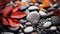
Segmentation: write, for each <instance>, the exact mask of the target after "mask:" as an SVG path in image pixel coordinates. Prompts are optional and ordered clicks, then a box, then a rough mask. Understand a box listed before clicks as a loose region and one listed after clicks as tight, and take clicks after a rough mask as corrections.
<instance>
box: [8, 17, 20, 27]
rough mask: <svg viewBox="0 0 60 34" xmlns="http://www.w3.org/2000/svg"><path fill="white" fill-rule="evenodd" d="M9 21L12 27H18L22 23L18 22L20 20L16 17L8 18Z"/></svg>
mask: <svg viewBox="0 0 60 34" xmlns="http://www.w3.org/2000/svg"><path fill="white" fill-rule="evenodd" d="M8 21H9V25H10V26H11V27H17V26H19V25H20V24H19V23H18V20H16V19H11V18H8Z"/></svg>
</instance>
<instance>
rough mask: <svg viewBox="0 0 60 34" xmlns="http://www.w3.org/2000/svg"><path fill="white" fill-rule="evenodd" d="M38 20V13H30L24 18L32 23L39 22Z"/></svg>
mask: <svg viewBox="0 0 60 34" xmlns="http://www.w3.org/2000/svg"><path fill="white" fill-rule="evenodd" d="M39 18H40V15H39V13H37V12H31V13H29V14H28V15H27V17H26V19H27V20H28V21H30V22H33V21H35V20H37V21H38V20H39Z"/></svg>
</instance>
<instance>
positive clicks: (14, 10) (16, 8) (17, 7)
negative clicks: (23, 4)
mask: <svg viewBox="0 0 60 34" xmlns="http://www.w3.org/2000/svg"><path fill="white" fill-rule="evenodd" d="M19 8H20V6H16V7H15V8H14V9H13V11H12V13H14V12H16V11H17V10H18V9H19Z"/></svg>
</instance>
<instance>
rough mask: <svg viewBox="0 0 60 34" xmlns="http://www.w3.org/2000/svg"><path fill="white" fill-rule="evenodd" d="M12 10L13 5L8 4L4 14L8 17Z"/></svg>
mask: <svg viewBox="0 0 60 34" xmlns="http://www.w3.org/2000/svg"><path fill="white" fill-rule="evenodd" d="M11 10H12V6H11V5H8V6H6V7H5V9H4V10H3V16H4V17H6V16H7V15H8V14H9V13H10V12H11Z"/></svg>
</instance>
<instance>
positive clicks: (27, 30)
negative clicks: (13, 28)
mask: <svg viewBox="0 0 60 34" xmlns="http://www.w3.org/2000/svg"><path fill="white" fill-rule="evenodd" d="M32 31H33V27H31V26H29V27H26V28H25V29H24V32H25V33H29V32H32Z"/></svg>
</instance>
